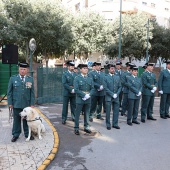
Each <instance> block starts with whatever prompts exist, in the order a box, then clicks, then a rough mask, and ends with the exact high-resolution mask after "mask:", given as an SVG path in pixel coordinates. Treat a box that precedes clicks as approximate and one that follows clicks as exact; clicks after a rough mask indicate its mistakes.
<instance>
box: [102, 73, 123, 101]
mask: <svg viewBox="0 0 170 170" xmlns="http://www.w3.org/2000/svg"><path fill="white" fill-rule="evenodd" d="M104 86H105V90H106V96H105V101H111V100H112V99H113V94H117V96H119V94H120V92H121V88H122V86H121V82H120V77H119V76H117V75H114V76H111V75H110V74H107V75H106V77H105V82H104ZM116 99H117V98H116Z"/></svg>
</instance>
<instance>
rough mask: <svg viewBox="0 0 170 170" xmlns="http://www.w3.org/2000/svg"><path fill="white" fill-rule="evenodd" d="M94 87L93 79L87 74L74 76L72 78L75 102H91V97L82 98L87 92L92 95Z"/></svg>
mask: <svg viewBox="0 0 170 170" xmlns="http://www.w3.org/2000/svg"><path fill="white" fill-rule="evenodd" d="M93 89H94V85H93V80H92V79H91V78H90V77H88V76H87V78H84V77H83V76H82V75H81V74H80V75H78V76H76V77H75V79H74V90H75V93H76V103H77V104H87V103H91V97H90V98H89V99H87V100H85V101H84V100H82V98H84V97H85V95H86V94H87V93H88V94H90V96H91V95H92V92H93Z"/></svg>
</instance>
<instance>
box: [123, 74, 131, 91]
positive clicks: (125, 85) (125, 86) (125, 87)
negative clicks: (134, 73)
mask: <svg viewBox="0 0 170 170" xmlns="http://www.w3.org/2000/svg"><path fill="white" fill-rule="evenodd" d="M129 76H131V73H130V72H129V71H125V72H123V74H122V76H121V82H122V86H123V93H128V89H129V88H128V85H129V84H128V82H127V79H128V77H129Z"/></svg>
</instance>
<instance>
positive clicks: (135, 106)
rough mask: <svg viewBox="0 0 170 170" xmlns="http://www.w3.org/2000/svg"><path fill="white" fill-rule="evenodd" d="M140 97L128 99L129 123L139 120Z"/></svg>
mask: <svg viewBox="0 0 170 170" xmlns="http://www.w3.org/2000/svg"><path fill="white" fill-rule="evenodd" d="M139 102H140V99H128V114H127V123H130V122H131V121H135V120H137V117H138V110H139Z"/></svg>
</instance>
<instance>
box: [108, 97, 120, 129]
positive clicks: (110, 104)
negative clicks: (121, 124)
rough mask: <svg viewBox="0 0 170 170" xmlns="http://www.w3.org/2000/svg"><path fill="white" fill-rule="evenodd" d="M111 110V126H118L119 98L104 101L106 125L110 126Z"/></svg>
mask: <svg viewBox="0 0 170 170" xmlns="http://www.w3.org/2000/svg"><path fill="white" fill-rule="evenodd" d="M111 109H112V110H113V118H112V126H118V118H119V98H117V99H112V101H106V126H107V127H111V124H110V112H111Z"/></svg>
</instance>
